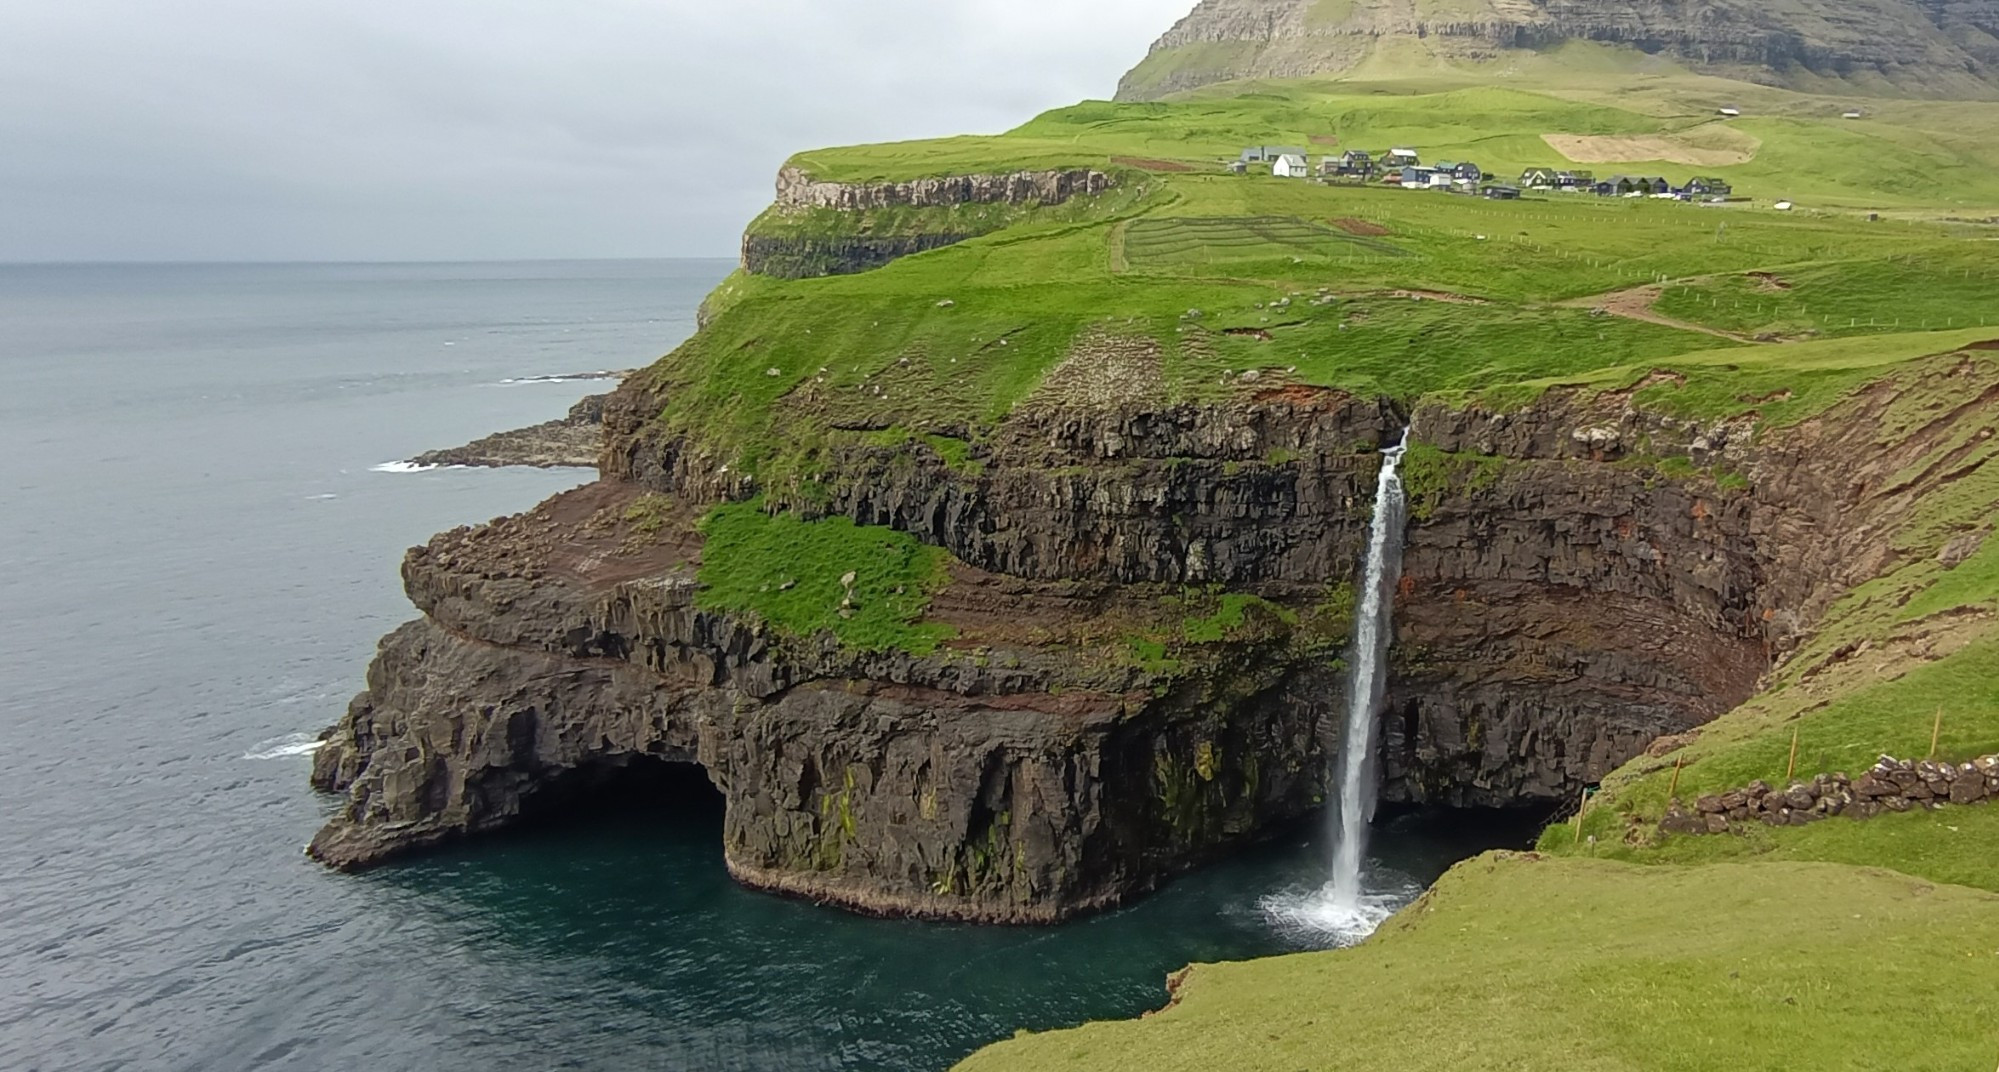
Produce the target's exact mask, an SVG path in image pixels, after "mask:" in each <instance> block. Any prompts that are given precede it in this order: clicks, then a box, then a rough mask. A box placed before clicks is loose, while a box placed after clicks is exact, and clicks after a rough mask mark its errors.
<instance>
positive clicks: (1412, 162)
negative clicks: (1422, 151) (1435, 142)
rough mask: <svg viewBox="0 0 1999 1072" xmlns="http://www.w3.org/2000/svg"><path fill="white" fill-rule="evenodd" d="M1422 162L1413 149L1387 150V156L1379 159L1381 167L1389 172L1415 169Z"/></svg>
mask: <svg viewBox="0 0 1999 1072" xmlns="http://www.w3.org/2000/svg"><path fill="white" fill-rule="evenodd" d="M1422 162H1423V160H1422V158H1421V157H1419V156H1418V155H1416V150H1414V149H1390V150H1388V155H1387V156H1384V157H1382V158H1381V166H1383V167H1385V168H1387V169H1388V170H1390V171H1394V170H1395V169H1397V168H1406V167H1415V166H1417V165H1418V164H1421V163H1422Z"/></svg>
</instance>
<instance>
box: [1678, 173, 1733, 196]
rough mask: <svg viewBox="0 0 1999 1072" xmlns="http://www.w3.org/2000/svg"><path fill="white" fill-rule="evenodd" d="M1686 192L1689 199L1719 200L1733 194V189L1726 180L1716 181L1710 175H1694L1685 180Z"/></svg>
mask: <svg viewBox="0 0 1999 1072" xmlns="http://www.w3.org/2000/svg"><path fill="white" fill-rule="evenodd" d="M1686 191H1687V194H1688V195H1689V196H1691V197H1715V198H1721V197H1727V196H1728V195H1730V194H1732V193H1734V192H1735V187H1733V186H1730V185H1729V184H1728V181H1727V180H1726V179H1717V178H1715V177H1714V176H1712V175H1696V176H1694V177H1693V178H1691V179H1688V180H1687V185H1686Z"/></svg>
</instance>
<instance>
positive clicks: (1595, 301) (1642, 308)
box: [1561, 283, 1756, 342]
mask: <svg viewBox="0 0 1999 1072" xmlns="http://www.w3.org/2000/svg"><path fill="white" fill-rule="evenodd" d="M1665 293H1666V288H1665V287H1664V286H1663V285H1661V284H1658V283H1653V284H1649V285H1647V286H1642V287H1632V288H1631V289H1630V290H1614V291H1611V292H1610V293H1608V294H1595V295H1592V296H1590V297H1587V298H1574V299H1571V300H1569V301H1565V302H1562V303H1561V304H1562V305H1563V306H1564V307H1565V308H1569V309H1601V310H1603V311H1604V312H1606V313H1608V314H1610V315H1611V316H1621V317H1623V318H1625V319H1626V320H1642V321H1644V322H1645V323H1647V324H1657V325H1659V326H1660V327H1667V328H1678V329H1680V330H1681V331H1698V332H1700V333H1701V334H1703V335H1712V336H1714V337H1715V338H1717V339H1728V340H1730V341H1732V342H1755V341H1756V340H1755V339H1752V338H1750V337H1749V336H1747V335H1739V334H1737V333H1735V332H1732V331H1723V330H1721V329H1720V328H1711V327H1708V326H1706V325H1704V324H1695V323H1692V322H1690V321H1686V320H1675V319H1673V318H1672V317H1670V316H1667V315H1665V314H1664V313H1661V312H1659V311H1658V310H1657V309H1654V308H1652V304H1653V303H1654V302H1656V301H1658V300H1659V298H1660V297H1661V296H1662V295H1664V294H1665Z"/></svg>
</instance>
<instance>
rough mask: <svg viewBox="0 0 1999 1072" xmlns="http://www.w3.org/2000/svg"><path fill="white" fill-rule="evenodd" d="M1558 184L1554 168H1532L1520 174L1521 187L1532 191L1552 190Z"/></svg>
mask: <svg viewBox="0 0 1999 1072" xmlns="http://www.w3.org/2000/svg"><path fill="white" fill-rule="evenodd" d="M1557 182H1558V179H1557V178H1556V171H1555V169H1554V168H1544V167H1530V168H1528V169H1527V170H1525V171H1523V172H1521V173H1520V185H1522V186H1524V187H1526V188H1528V189H1530V190H1552V189H1554V188H1555V186H1556V184H1557Z"/></svg>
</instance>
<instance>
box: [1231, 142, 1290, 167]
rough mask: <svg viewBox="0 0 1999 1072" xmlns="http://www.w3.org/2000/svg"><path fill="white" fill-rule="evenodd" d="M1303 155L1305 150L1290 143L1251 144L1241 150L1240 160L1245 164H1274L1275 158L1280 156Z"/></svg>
mask: <svg viewBox="0 0 1999 1072" xmlns="http://www.w3.org/2000/svg"><path fill="white" fill-rule="evenodd" d="M1304 155H1305V150H1303V149H1300V148H1297V147H1295V146H1290V145H1252V146H1250V147H1249V148H1247V149H1244V150H1243V151H1242V162H1243V163H1245V164H1263V163H1271V164H1274V163H1276V162H1277V158H1278V157H1281V156H1298V157H1302V156H1304Z"/></svg>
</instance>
